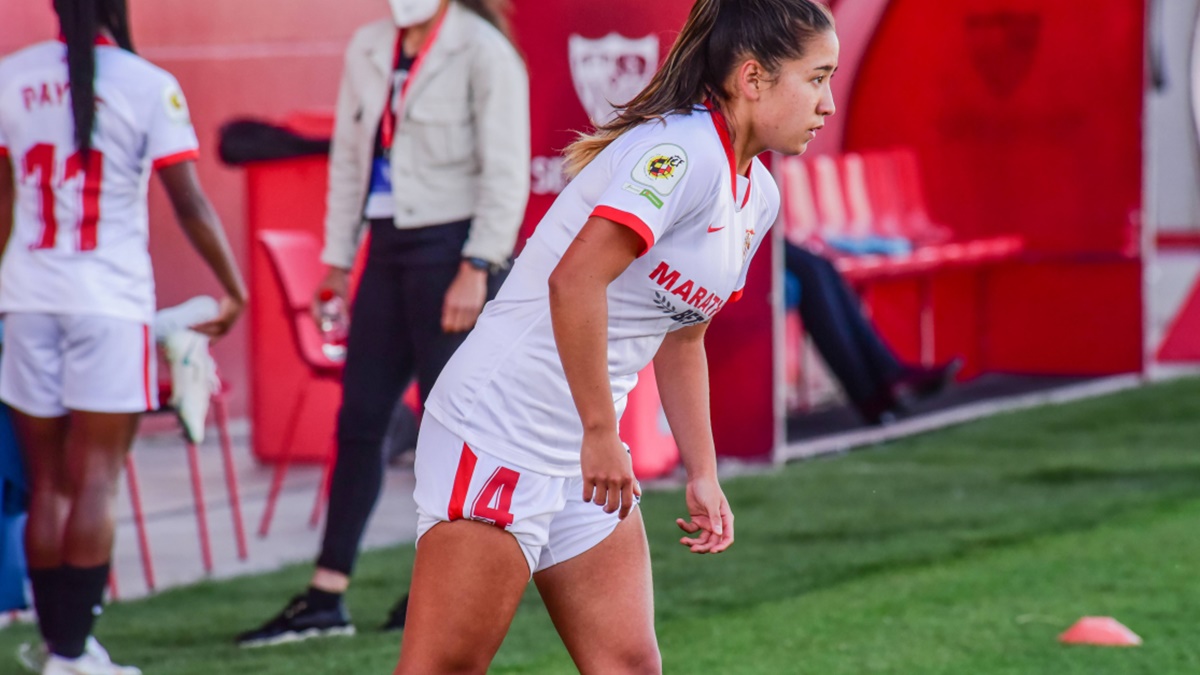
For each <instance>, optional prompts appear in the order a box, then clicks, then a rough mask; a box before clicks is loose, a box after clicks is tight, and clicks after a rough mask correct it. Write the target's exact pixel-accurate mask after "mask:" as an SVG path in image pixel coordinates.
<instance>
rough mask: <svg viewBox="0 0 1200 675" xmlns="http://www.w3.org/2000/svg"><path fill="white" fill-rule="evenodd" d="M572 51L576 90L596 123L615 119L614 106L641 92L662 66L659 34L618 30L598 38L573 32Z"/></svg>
mask: <svg viewBox="0 0 1200 675" xmlns="http://www.w3.org/2000/svg"><path fill="white" fill-rule="evenodd" d="M569 51H570V57H571V79H572V80H574V81H575V93H576V94H578V95H579V102H580V103H582V104H583V109H584V110H586V111H587V114H588V117H590V118H591V120H592V123H593V124H603V123H605V122H607V121H609V120H611V119H612V118H613V117H614V116H615V111H614V109H613V106H616V105H624V104H625V103H627V102H629V100H630V99H632V98H633V97H634V96H637V95H638V92H640V91H641V90H642V89H644V88H645V87H646V85H647V84H649V83H650V78H652V77H654V72H655V71H656V70H658V36H657V35H647V36H646V37H644V38H641V39H637V40H632V39H630V38H627V37H624V36H621V35H618V34H616V33H609V34H608V35H606V36H604V37H602V38H600V39H598V40H593V39H589V38H585V37H583V36H581V35H572V36H571V38H570V41H569Z"/></svg>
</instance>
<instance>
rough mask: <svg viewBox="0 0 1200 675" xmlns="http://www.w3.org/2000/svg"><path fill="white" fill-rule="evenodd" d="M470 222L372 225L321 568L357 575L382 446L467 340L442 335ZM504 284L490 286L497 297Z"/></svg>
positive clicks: (379, 477)
mask: <svg viewBox="0 0 1200 675" xmlns="http://www.w3.org/2000/svg"><path fill="white" fill-rule="evenodd" d="M469 228H470V223H469V222H468V221H464V222H458V223H450V224H447V225H436V226H432V227H425V228H420V229H417V230H399V229H397V228H396V227H395V226H394V225H393V224H392V223H391V221H388V220H382V221H372V223H371V242H370V248H369V249H368V252H367V263H366V267H365V268H364V270H363V276H362V279H361V281H360V283H359V287H358V292H357V295H356V297H355V299H354V308H353V312H352V313H351V322H350V336H349V341H348V343H347V348H346V366H345V370H344V372H343V374H342V406H341V409H340V410H339V412H338V423H337V443H338V454H337V461H336V463H335V464H334V468H333V479H332V483H331V485H330V492H329V514H328V519H327V521H326V524H325V536H324V539H323V541H322V545H321V553H320V556H319V557H318V558H317V565H318V566H319V567H323V568H326V569H330V570H334V571H337V572H341V573H342V574H346V575H350V574H351V573H352V572H353V570H354V563H355V561H356V559H357V557H358V548H359V544H360V543H361V541H362V535H363V531H364V530H365V529H366V525H367V520H368V519H369V518H370V516H371V512H372V511H373V510H374V508H375V504H376V502H377V501H378V500H379V492H380V490H381V488H382V486H383V475H384V464H385V459H384V452H383V440H384V436H385V434H386V433H387V429H388V422H389V420H390V419H391V415H392V411H393V409H394V408H395V406H396V401H397V400H398V399H399V398H400V396H401V395H402V394H403V393H404V390H405V389H407V388H408V385H409V383H410V382H412V379H413V378H414V377H415V378H416V380H417V387H418V389H419V390H420V394H421V400H422V401H424V400H425V397H426V396H428V395H429V391H430V389H432V388H433V383H434V381H436V380H437V376H438V375H439V374H440V373H441V372H442V368H443V367H444V366H445V365H446V362H447V361H449V360H450V357H451V355H453V354H454V350H455V349H457V348H458V346H459V345H461V344H462V342H463V340H465V339H466V337H467V334H466V333H445V332H443V331H442V305H443V301H444V298H445V295H446V290H447V289H448V288H449V287H450V283H451V282H452V281H453V280H454V277H455V276H456V275H457V274H458V270H459V265H460V262H461V255H462V247H463V244H464V243H465V242H466V238H467V232H468V230H469ZM502 276H503V275H492V278H490V279H489V281H488V298H489V299H490V298H492V297H494V296H495V293H496V291H497V290H498V289H499V286H500V283H501V282H502V281H503V279H502Z"/></svg>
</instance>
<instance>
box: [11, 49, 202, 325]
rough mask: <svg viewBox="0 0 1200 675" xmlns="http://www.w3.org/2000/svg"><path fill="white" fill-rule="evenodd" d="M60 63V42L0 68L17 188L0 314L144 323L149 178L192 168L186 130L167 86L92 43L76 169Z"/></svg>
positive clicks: (133, 60)
mask: <svg viewBox="0 0 1200 675" xmlns="http://www.w3.org/2000/svg"><path fill="white" fill-rule="evenodd" d="M66 53H67V50H66V45H65V44H63V43H62V42H59V41H53V42H43V43H40V44H37V45H34V46H32V47H29V48H27V49H24V50H22V51H20V52H17V53H16V54H13V55H12V56H10V57H8V58H6V59H4V60H3V61H0V155H7V156H8V157H9V159H10V161H11V162H12V167H13V171H14V174H15V176H16V183H17V194H16V223H15V226H14V228H13V233H12V237H11V238H10V239H9V242H8V248H7V250H6V251H5V254H4V260H3V263H0V312H38V313H50V314H78V315H102V316H110V317H115V318H121V319H129V320H132V321H137V322H140V323H151V322H152V321H153V318H154V276H153V273H152V271H151V267H150V252H149V250H148V240H149V221H148V215H147V205H146V192H147V189H148V187H149V182H150V172H151V169H152V168H155V169H157V168H161V167H164V166H168V165H170V164H172V163H175V162H179V161H184V160H190V159H195V158H196V156H197V148H198V144H197V142H196V132H195V131H194V130H193V129H192V123H191V120H190V119H189V117H188V112H187V104H186V103H185V102H184V98H183V93H182V92H181V91H180V89H179V85H178V84H177V83H176V81H175V78H173V77H172V76H171V75H170V74H168V73H167V72H166V71H164V70H162V69H160V68H158V67H156V66H154V65H152V64H150V63H149V62H148V61H146V60H144V59H142V58H140V57H138V56H136V55H134V54H131V53H130V52H127V51H125V50H123V49H120V48H119V47H116V46H115V45H113V44H112V43H111V42H109V41H106V40H101V41H99V42H98V43H97V47H96V124H95V132H94V133H93V135H92V152H91V153H90V156H89V159H88V160H87V166H84V161H83V159H82V155H81V154H80V153H79V152H77V150H76V145H75V123H74V118H73V116H72V114H71V94H70V88H69V86H68V80H67V64H66Z"/></svg>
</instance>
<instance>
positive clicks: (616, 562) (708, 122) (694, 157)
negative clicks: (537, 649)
mask: <svg viewBox="0 0 1200 675" xmlns="http://www.w3.org/2000/svg"><path fill="white" fill-rule="evenodd" d="M837 58H838V41H837V37H836V35H835V34H834V31H833V19H832V17H831V15H830V14H829V12H828V10H827V9H826V8H824V7H823V6H821V5H819V4H818V3H816V2H812V1H810V0H698V1H697V2H696V3H695V5H694V6H693V7H692V10H691V13H690V16H689V18H688V20H687V23H686V24H685V25H684V27H683V29H682V31H681V32H680V34H679V37H678V39H677V40H676V42H675V44H674V46H673V47H672V48H671V51H670V52H669V53H668V55H667V57H666V60H665V61H664V63H663V65H662V67H661V68H660V70H659V71H658V73H657V74H655V76H654V78H653V79H652V80H651V82H650V84H649V85H648V86H647V87H646V88H645V89H644V90H643V91H642V92H641V93H639V94H638V95H637V96H636V97H634V99H633V100H632V101H630V102H628V103H627V104H625V105H623V106H621V107H620V108H618V110H617V115H616V117H615V119H613V120H612V121H611V122H608V123H606V124H602V125H600V127H599V128H598V129H597V130H596V132H595V133H594V134H591V135H586V136H583V137H581V138H580V139H579V140H578V141H577V142H576V143H574V144H573V145H572V146H571V147H570V148H568V150H567V167H568V172H569V173H570V174H572V175H574V179H573V180H572V181H571V182H570V184H568V186H567V188H566V189H565V190H564V191H563V192H562V194H560V195H559V197H558V198H557V199H556V200H555V202H554V205H553V206H552V207H551V208H550V210H549V211H548V212H547V214H546V216H545V217H544V218H543V219H542V221H541V223H540V224H539V225H538V227H537V229H536V230H535V232H534V234H533V236H532V237H531V238H530V240H529V242H528V244H527V245H526V247H525V249H524V250H523V252H522V253H521V257H520V258H519V259H518V260H517V262H516V264H515V266H514V267H513V270H512V273H511V274H510V275H509V277H508V279H507V280H506V281H505V283H504V286H503V288H502V289H501V290H500V293H499V295H498V296H497V297H496V299H495V300H494V301H492V302H491V303H489V304H488V306H487V307H486V308H485V309H484V311H483V314H482V315H481V317H480V319H479V323H478V325H477V326H476V328H475V330H474V331H473V332H472V333H471V335H470V336H469V337H468V338H467V340H466V342H465V343H464V344H463V346H462V347H461V348H460V349H459V350H458V352H457V353H455V355H454V357H453V358H451V360H450V363H448V364H447V365H446V369H445V370H444V371H443V372H442V375H441V377H440V378H439V379H438V382H437V384H436V385H435V386H434V390H433V393H432V394H431V395H430V397H429V399H428V401H427V402H426V414H425V417H424V419H423V420H422V423H421V433H420V438H419V440H418V442H417V457H416V466H415V471H416V479H417V485H416V492H415V495H414V496H415V499H416V502H417V514H418V519H419V520H418V542H417V555H416V563H415V567H414V571H413V579H412V586H411V590H410V592H411V598H410V603H409V612H408V623H407V626H406V627H405V632H404V637H403V643H402V645H401V648H400V659H399V663H398V665H397V668H396V671H395V672H396V673H399V674H401V675H408V674H420V675H428V674H431V673H482V672H485V671H486V670H487V669H488V667H489V665H490V663H491V660H492V658H493V657H494V655H495V654H496V651H497V650H498V649H499V647H500V644H501V642H502V641H503V639H504V636H505V634H506V633H507V631H508V628H509V625H510V623H511V621H512V618H513V615H514V613H515V612H516V610H517V606H518V605H519V604H520V602H521V597H522V596H523V594H524V592H525V590H526V588H527V586H528V584H529V580H530V578H531V577H532V579H533V580H534V582H536V584H537V586H538V590H539V592H540V595H541V597H542V599H543V600H544V602H545V605H546V608H547V609H548V611H549V613H550V617H551V619H552V620H553V622H554V626H555V628H556V629H557V631H558V633H559V635H560V637H561V638H562V640H563V642H564V644H565V645H566V648H567V651H568V652H569V653H570V655H571V657H572V659H573V660H574V662H575V665H576V667H577V668H578V669H579V670H580V672H584V673H657V672H660V671H661V669H662V664H661V659H660V656H659V651H658V645H657V638H656V636H655V630H654V594H653V584H652V581H651V569H650V567H651V565H650V553H649V548H648V545H647V540H646V531H645V528H644V525H643V522H642V518H641V514H640V511H639V510H638V509H637V508H636V506H637V504H638V501H639V499H640V494H641V488H640V486H639V485H638V483H637V481H636V479H635V478H634V474H633V468H632V462H631V458H630V454H629V450H628V448H627V447H626V446H625V445H624V444H623V443H622V442H621V440H620V437H619V435H618V421H619V419H620V417H621V414H622V412H623V411H624V408H625V404H626V401H627V396H628V394H629V392H630V391H631V389H632V388H633V386H634V385H635V384H636V382H637V374H638V373H639V372H640V371H641V370H642V369H643V368H645V367H646V366H647V365H648V364H649V363H650V362H651V361H653V362H654V367H655V373H656V377H657V380H658V390H659V393H660V395H661V397H662V403H663V410H664V412H665V414H666V417H667V420H668V422H669V424H670V426H671V431H672V433H673V434H674V436H675V440H676V441H677V442H678V444H679V450H680V454H681V456H682V459H683V464H684V467H685V469H686V471H687V475H688V478H687V488H686V497H685V506H686V511H687V518H686V519H684V518H680V519H678V520H677V521H676V523H677V525H678V526H679V527H680V528H681V529H682V530H683V532H684V536H683V537H682V538H681V539H680V543H681V544H682V545H684V546H686V547H687V548H688V550H690V551H691V552H693V553H698V554H706V553H707V554H715V553H720V552H722V551H725V550H726V549H728V547H729V546H730V545H731V544H732V543H733V539H734V526H733V514H732V511H731V509H730V505H729V503H728V500H727V499H726V498H725V495H724V492H723V491H722V489H721V486H720V483H719V481H718V477H717V462H716V452H715V448H714V441H713V434H712V424H711V419H710V412H709V395H708V392H709V382H708V366H707V363H708V361H707V356H706V353H705V346H704V335H705V331H706V329H707V328H708V325H709V322H710V321H711V320H712V319H713V317H714V316H715V315H717V314H718V313H719V312H720V310H721V308H722V307H724V306H725V305H726V304H727V303H728V302H731V301H736V300H737V299H738V298H739V297H740V296H741V294H742V289H743V287H744V284H745V282H746V275H747V270H748V269H749V265H750V261H751V260H752V258H753V257H754V253H755V252H756V251H757V250H758V248H759V246H760V244H761V243H762V241H763V240H764V239H765V238H766V237H767V236H768V231H769V229H770V227H771V224H772V223H773V222H774V221H775V219H776V216H777V214H778V211H779V189H778V188H777V187H776V185H775V183H774V180H773V178H772V176H771V174H770V172H769V171H768V170H767V169H766V168H765V167H764V166H763V164H762V163H761V162H760V161H759V160H758V159H757V155H759V154H760V153H762V152H765V151H768V150H774V151H778V152H783V153H786V154H792V155H795V154H799V153H801V152H803V151H804V150H805V148H806V147H807V146H808V143H809V141H811V140H812V139H813V138H815V137H816V134H817V132H818V130H819V129H820V128H821V127H822V126H823V125H824V121H825V118H826V117H827V116H828V115H832V114H833V112H834V104H833V94H832V91H831V89H830V77H831V76H832V75H833V72H834V70H835V69H836V67H837ZM698 592H702V591H698Z"/></svg>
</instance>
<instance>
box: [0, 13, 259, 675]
mask: <svg viewBox="0 0 1200 675" xmlns="http://www.w3.org/2000/svg"><path fill="white" fill-rule="evenodd" d="M54 8H55V11H56V12H57V13H58V17H59V21H60V24H61V30H62V38H61V40H60V41H52V42H44V43H41V44H37V45H34V46H32V47H29V48H26V49H24V50H22V51H19V52H17V53H16V54H13V55H12V56H10V57H8V58H6V59H5V60H4V61H2V62H0V242H4V257H3V262H2V263H0V312H4V313H5V334H4V358H3V360H2V362H0V399H3V400H4V402H5V403H7V404H8V405H9V406H11V407H12V408H13V410H14V417H15V422H16V426H17V430H18V435H19V437H20V441H21V445H22V447H23V449H24V452H25V457H26V462H27V466H28V467H29V470H30V474H31V475H30V485H31V488H32V501H31V504H30V508H29V521H28V524H27V525H26V531H25V547H26V548H25V553H26V559H27V562H28V564H29V570H30V579H31V581H32V583H33V593H34V603H35V606H36V608H37V613H38V624H39V627H40V629H41V632H42V636H43V637H44V638H45V641H46V645H47V647H48V648H49V655H48V658H47V659H46V662H45V665H44V668H43V671H42V672H44V673H52V674H59V673H69V674H82V673H86V674H88V675H99V674H113V673H119V674H128V673H137V672H138V670H137V669H136V668H130V667H123V666H117V665H114V664H113V663H111V662H110V661H109V660H108V657H107V654H105V653H104V650H103V649H102V648H99V647H98V645H95V644H94V642H92V643H89V640H88V637H89V635H90V634H91V630H92V625H93V622H94V617H95V613H94V608H96V607H97V606H98V605H100V602H101V599H102V596H103V592H104V587H105V584H106V581H107V579H108V571H109V561H110V560H111V556H112V544H113V507H114V504H113V498H114V497H115V495H116V491H117V480H118V478H119V476H120V472H121V467H122V466H123V464H124V461H125V455H126V453H127V452H129V448H130V445H131V444H132V441H133V436H134V433H135V432H136V430H137V424H138V417H139V414H140V413H142V412H144V411H147V410H152V409H154V408H156V407H157V405H158V404H157V401H156V398H157V392H156V388H157V377H156V376H155V359H154V345H153V342H152V336H151V328H150V324H151V322H152V320H153V317H154V307H155V297H154V277H153V274H152V272H151V267H150V254H149V251H148V249H147V240H148V236H149V231H148V230H149V226H148V218H147V203H146V191H147V185H148V183H149V180H150V173H151V171H152V170H154V171H156V172H157V173H158V175H159V177H160V178H161V179H162V181H163V184H164V185H165V186H166V189H167V192H168V194H169V195H170V198H171V202H172V204H173V206H174V209H175V213H176V216H177V217H178V219H179V222H180V224H181V225H182V226H183V229H184V231H185V232H186V233H187V235H188V237H189V239H190V240H191V242H192V245H193V246H194V247H195V248H196V250H197V251H198V252H199V253H200V255H201V256H202V257H203V258H204V260H205V262H206V263H207V264H208V266H209V267H210V268H211V269H212V270H213V272H214V273H215V274H216V276H217V278H218V279H219V280H220V282H221V285H222V286H223V287H224V289H225V292H226V294H227V296H226V297H225V298H224V299H223V300H222V301H221V304H220V313H219V315H218V316H217V317H216V318H215V319H214V320H212V321H210V322H207V323H204V324H201V325H197V326H194V327H193V328H194V329H195V330H198V331H200V332H203V333H206V334H208V335H210V336H212V337H219V336H221V335H223V334H225V333H226V332H227V331H228V330H229V329H230V327H231V326H232V325H233V323H234V321H235V320H236V319H237V317H238V315H239V314H240V313H241V311H242V306H243V305H244V303H245V301H246V290H245V285H244V284H243V282H242V278H241V276H240V274H239V273H238V270H237V267H236V265H235V263H234V260H233V256H232V254H231V253H230V250H229V246H228V244H227V242H226V240H225V235H224V233H223V232H222V230H221V227H220V224H219V222H218V220H217V217H216V215H215V213H214V212H213V210H212V207H211V206H210V204H209V202H208V199H207V198H206V197H205V196H204V193H203V191H202V190H201V188H200V185H199V183H198V181H197V178H196V170H195V161H194V160H195V159H196V157H197V142H196V134H195V131H194V130H193V129H192V124H191V121H190V119H189V117H188V110H187V105H186V103H185V102H184V98H183V93H182V92H181V91H180V89H179V85H178V84H177V83H176V81H175V79H174V78H173V77H171V75H169V74H168V73H166V72H164V71H163V70H160V69H159V68H157V67H155V66H153V65H151V64H150V63H148V62H147V61H145V60H143V59H141V58H139V57H137V56H135V55H134V54H133V51H132V47H131V44H130V38H129V28H128V22H127V20H126V16H127V14H126V7H125V0H55V2H54Z"/></svg>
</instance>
